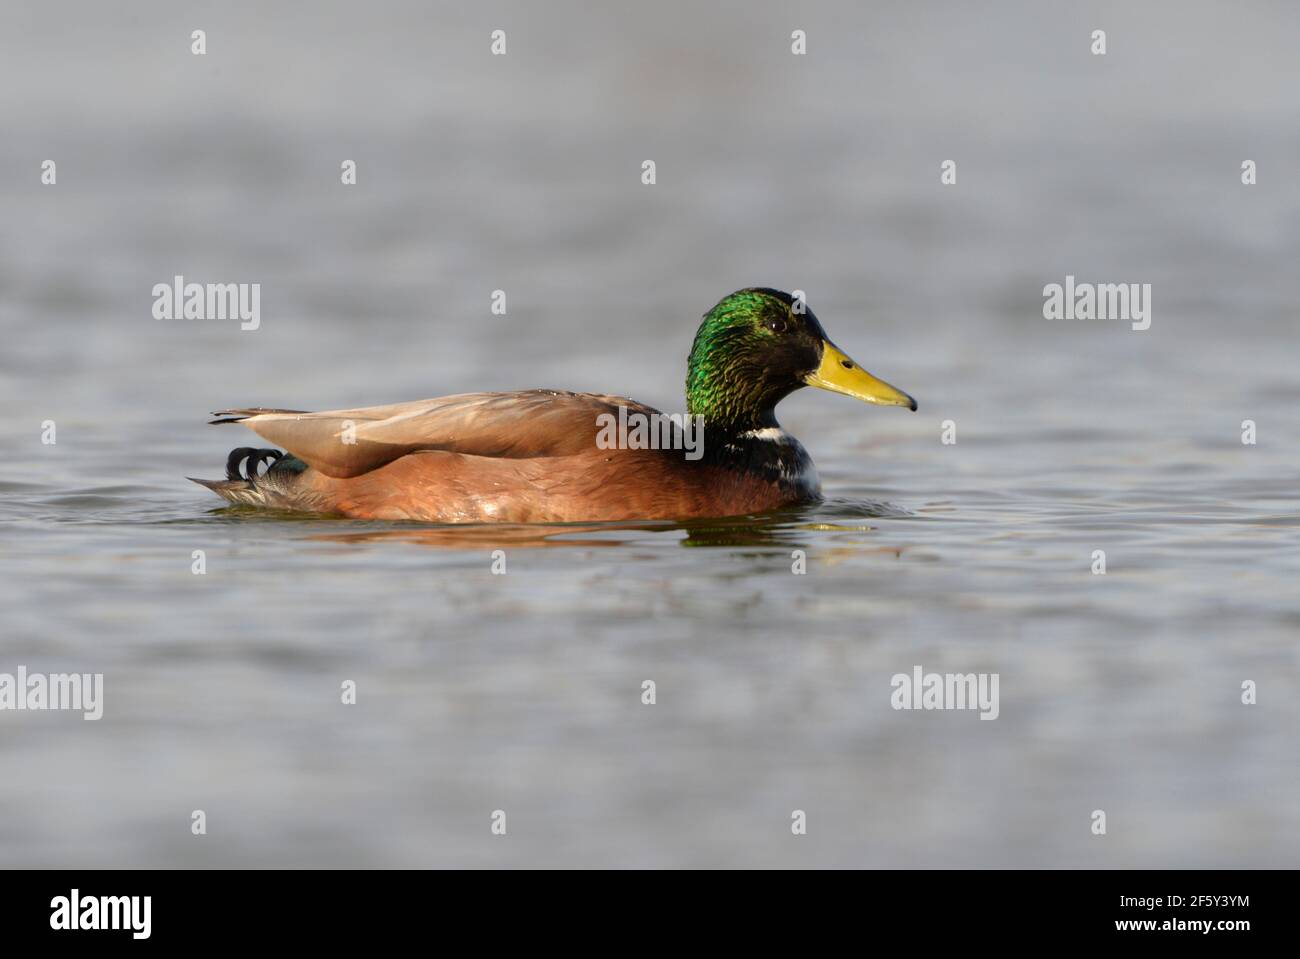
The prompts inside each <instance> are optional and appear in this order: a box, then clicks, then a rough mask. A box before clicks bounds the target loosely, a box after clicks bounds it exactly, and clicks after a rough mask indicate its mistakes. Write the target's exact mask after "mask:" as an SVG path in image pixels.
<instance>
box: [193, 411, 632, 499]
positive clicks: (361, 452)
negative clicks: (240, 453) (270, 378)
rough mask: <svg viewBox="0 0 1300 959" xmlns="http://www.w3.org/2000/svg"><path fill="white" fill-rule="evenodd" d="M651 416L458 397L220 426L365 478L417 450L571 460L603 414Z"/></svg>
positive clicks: (258, 414)
mask: <svg viewBox="0 0 1300 959" xmlns="http://www.w3.org/2000/svg"><path fill="white" fill-rule="evenodd" d="M620 406H625V407H627V409H628V412H629V413H632V412H641V413H646V414H649V413H653V412H655V411H654V410H653V409H651V408H650V407H648V406H644V405H643V404H641V403H636V402H634V401H632V400H628V399H624V398H623V397H618V396H601V395H596V394H593V393H569V392H564V391H556V390H528V391H526V392H518V393H460V394H456V395H454V396H441V397H437V398H435V399H429V400H415V401H412V402H409V403H394V404H391V405H389V406H369V407H365V408H363V409H355V410H329V411H326V412H320V413H306V412H302V411H299V410H270V409H261V408H249V409H235V410H221V411H219V412H217V413H215V414H214V415H215V416H217V417H219V419H216V420H214V421H213V422H215V423H242V424H244V425H245V426H247V427H248V428H250V429H251V430H253V432H255V433H256V434H257V435H258V436H261V437H262V438H263V439H265V440H267V441H269V442H271V443H274V444H275V445H277V446H282V447H284V449H286V450H288V451H289V452H290V453H292V454H293V455H294V456H296V457H298V458H299V459H301V460H303V461H304V462H306V463H308V464H309V465H311V466H314V467H315V468H316V469H318V470H320V471H321V472H322V473H325V474H327V475H329V476H336V477H340V478H343V477H349V476H359V475H361V474H362V473H368V472H370V471H371V470H373V469H378V468H379V467H380V466H383V465H384V464H386V463H391V462H392V461H393V460H395V459H397V458H398V457H400V456H405V455H406V454H407V453H413V452H415V451H416V450H447V451H451V452H456V453H465V454H468V455H472V456H489V457H505V458H509V459H521V458H532V457H538V456H571V455H574V454H577V453H582V452H589V451H591V450H592V449H593V448H594V447H595V443H596V434H597V433H598V432H599V431H600V424H598V423H597V421H596V418H597V416H599V415H600V414H602V413H612V414H614V415H615V416H617V415H618V408H619V407H620Z"/></svg>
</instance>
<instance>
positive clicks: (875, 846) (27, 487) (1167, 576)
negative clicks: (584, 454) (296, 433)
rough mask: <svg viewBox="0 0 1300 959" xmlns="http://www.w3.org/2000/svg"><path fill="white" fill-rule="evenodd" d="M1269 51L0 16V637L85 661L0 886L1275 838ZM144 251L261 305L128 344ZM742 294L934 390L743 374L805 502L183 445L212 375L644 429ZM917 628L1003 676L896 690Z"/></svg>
mask: <svg viewBox="0 0 1300 959" xmlns="http://www.w3.org/2000/svg"><path fill="white" fill-rule="evenodd" d="M1297 27H1300V12H1298V10H1297V8H1296V7H1295V6H1294V5H1293V4H1286V3H1263V2H1252V3H1243V4H1212V3H1190V4H1189V3H1178V4H1175V3H1141V4H1132V3H1123V4H1104V3H1103V4H1088V3H1081V4H1070V5H1068V6H1067V5H1063V4H1062V5H1056V4H1036V3H1024V4H1007V3H998V4H990V5H973V4H955V3H954V4H914V3H897V4H894V3H889V4H870V5H867V4H849V3H799V4H776V3H743V4H742V3H727V4H690V3H675V2H669V3H658V2H657V3H655V4H651V5H637V6H633V5H626V4H616V5H604V6H597V5H594V4H592V5H587V4H579V3H545V4H542V3H522V2H521V3H496V4H484V5H477V4H475V5H470V4H414V3H374V4H364V5H356V4H337V3H298V4H251V3H250V4H216V3H198V4H189V5H187V4H182V3H135V4H128V5H107V4H92V3H61V2H42V3H34V2H25V0H20V2H9V3H6V4H4V5H3V7H2V8H0V127H2V131H0V333H2V334H3V338H2V340H0V404H3V409H4V410H5V416H4V423H3V429H2V430H0V671H8V672H12V671H13V670H14V669H15V668H16V666H17V665H18V664H23V665H26V666H27V667H28V668H29V669H31V670H45V671H50V672H57V671H64V670H75V671H89V672H103V673H104V674H105V677H106V679H105V682H106V686H107V691H106V704H105V716H104V718H103V719H102V720H101V721H99V722H97V723H94V722H84V721H83V720H82V719H81V718H80V716H79V715H78V714H70V713H45V714H33V713H4V714H0V864H2V865H5V866H82V865H86V866H148V865H163V866H187V867H200V866H238V865H252V866H284V865H293V866H327V865H328V866H348V865H354V866H387V865H402V866H443V865H468V866H491V865H562V866H566V865H647V866H705V865H726V866H749V865H791V866H932V865H941V866H1086V867H1092V866H1097V867H1100V866H1209V865H1224V866H1265V865H1268V866H1292V867H1294V866H1296V865H1300V800H1297V796H1298V795H1300V772H1298V771H1297V770H1298V769H1300V766H1298V765H1297V759H1298V758H1300V757H1298V756H1297V730H1298V729H1300V688H1298V685H1300V684H1298V683H1297V668H1298V667H1300V654H1298V652H1297V637H1298V635H1300V601H1298V600H1297V595H1296V594H1297V590H1296V581H1297V573H1298V572H1300V550H1298V549H1297V509H1296V507H1297V497H1296V486H1297V469H1296V467H1297V455H1296V437H1297V427H1298V426H1300V423H1298V422H1297V419H1298V417H1297V401H1298V400H1300V384H1298V383H1297V377H1296V366H1297V360H1300V351H1298V350H1297V320H1298V319H1300V316H1298V315H1297V313H1298V311H1297V302H1298V300H1300V275H1298V273H1297V269H1296V251H1297V249H1298V248H1300V188H1298V187H1297V177H1298V176H1300V107H1298V104H1300V98H1298V96H1297V94H1298V93H1300V57H1297V55H1296V49H1297V39H1298V38H1300V31H1298V30H1297ZM196 28H202V29H205V30H206V31H207V43H208V53H207V55H206V56H204V57H195V56H193V55H191V53H190V52H189V48H190V40H189V35H190V31H191V30H193V29H196ZM497 28H502V29H505V30H506V31H507V35H508V44H509V46H508V51H509V52H508V54H507V55H506V56H504V57H493V56H490V55H489V53H488V44H489V39H488V37H489V34H490V32H491V31H492V30H493V29H497ZM796 28H801V29H804V30H806V31H807V33H808V54H807V56H804V57H795V56H792V55H791V54H790V52H789V44H790V39H789V36H790V31H791V30H793V29H796ZM1097 28H1101V29H1105V30H1106V31H1107V34H1108V47H1109V52H1108V53H1107V55H1106V56H1105V57H1094V56H1092V55H1091V54H1090V52H1089V45H1090V40H1089V34H1090V33H1091V31H1092V30H1093V29H1097ZM45 159H54V160H55V161H56V162H57V164H58V183H57V185H56V186H53V187H49V186H42V185H41V183H40V163H41V161H43V160H45ZM345 159H352V160H355V161H356V162H357V164H358V167H359V175H358V179H359V182H358V184H357V185H356V186H355V187H343V186H342V185H340V183H339V165H340V163H341V162H342V161H343V160H345ZM645 159H653V160H655V161H656V163H657V167H658V170H657V172H658V183H657V184H656V185H655V186H653V187H646V186H643V185H642V184H641V183H640V169H641V162H642V161H643V160H645ZM945 159H954V160H956V161H957V164H958V183H957V185H955V186H951V187H943V186H941V185H940V183H939V164H940V163H941V161H943V160H945ZM1243 159H1254V160H1255V161H1256V162H1257V163H1258V168H1259V183H1258V185H1256V186H1252V187H1245V186H1243V185H1242V184H1241V182H1240V178H1239V177H1240V164H1241V161H1242V160H1243ZM178 273H180V274H183V275H185V276H186V277H187V278H188V279H191V280H195V281H198V282H258V283H261V285H262V326H261V329H260V330H258V331H257V332H241V331H240V330H239V329H238V328H237V324H236V323H233V322H222V321H190V322H186V321H183V320H178V321H157V320H154V319H153V318H152V316H151V313H150V309H151V306H152V295H151V292H150V291H151V288H152V286H153V285H154V284H155V283H159V282H169V281H170V279H171V277H172V276H174V275H175V274H178ZM1067 273H1068V274H1073V275H1075V276H1077V277H1078V278H1079V279H1080V280H1081V281H1092V282H1143V283H1150V284H1152V287H1153V321H1152V326H1151V329H1150V330H1148V331H1146V332H1142V333H1136V332H1133V331H1131V330H1129V329H1128V328H1127V324H1125V323H1123V322H1119V321H1101V320H1097V321H1073V322H1066V321H1061V322H1048V321H1046V320H1044V319H1043V317H1042V292H1041V291H1042V287H1043V285H1044V284H1046V283H1050V282H1063V281H1064V278H1065V276H1066V274H1067ZM751 284H761V285H772V286H778V287H782V288H786V289H791V288H796V287H797V288H800V289H803V290H806V291H808V296H809V301H810V303H811V304H812V306H813V308H814V309H815V310H816V311H817V313H818V315H819V316H820V318H821V320H822V322H823V324H824V325H825V327H826V328H827V330H828V331H829V333H830V335H831V336H832V337H833V338H834V339H835V340H836V341H837V342H838V343H839V345H840V346H842V347H843V348H844V349H845V350H846V351H847V352H849V353H850V354H851V355H853V356H854V357H856V358H857V359H859V360H860V361H861V362H862V363H863V364H864V365H865V366H866V367H867V368H868V369H871V370H872V371H873V372H876V373H877V374H879V375H880V376H882V377H885V378H886V379H888V380H890V381H891V382H893V383H895V384H896V385H898V386H899V387H901V388H903V389H905V390H907V391H909V392H910V393H912V394H913V395H915V396H916V397H917V398H918V399H919V401H920V404H921V408H920V412H918V413H916V414H909V413H906V412H904V411H901V410H897V409H878V408H872V407H866V406H863V405H861V404H856V403H854V402H852V401H850V400H848V399H845V398H843V397H835V396H830V395H828V394H825V393H821V392H817V391H804V392H803V393H800V394H797V395H795V396H794V397H792V398H791V399H789V400H787V401H786V402H785V403H784V404H783V405H782V407H781V409H780V411H779V412H780V415H781V418H782V423H783V425H784V426H785V427H786V428H788V429H789V430H790V431H791V432H793V433H794V434H795V435H797V436H798V437H800V438H801V439H802V441H803V442H804V443H805V445H806V446H807V447H808V449H809V450H810V452H811V453H812V455H813V457H814V459H815V460H816V462H817V465H818V467H819V469H820V472H821V474H822V479H823V484H824V487H825V493H826V497H827V499H826V502H825V503H824V504H823V505H820V506H817V507H813V508H809V509H807V510H802V511H796V512H793V513H789V514H782V515H779V516H774V517H765V518H761V519H750V520H729V521H726V522H719V523H713V524H703V525H701V526H696V527H693V528H681V527H674V526H672V525H669V524H662V525H660V524H641V525H640V526H632V527H630V528H612V529H602V530H595V531H583V530H560V531H556V530H527V529H524V530H520V529H513V530H506V529H490V528H489V529H479V530H466V531H440V530H429V529H425V528H411V527H409V526H403V525H401V524H381V523H365V524H359V523H350V522H341V521H319V520H311V521H286V520H285V519H283V518H281V517H259V516H253V515H249V514H247V513H231V512H222V511H221V510H220V509H219V507H220V505H221V504H220V503H219V501H217V500H216V499H215V498H213V497H212V496H211V495H210V494H209V493H207V492H206V491H204V490H202V489H200V488H198V487H196V486H194V485H193V484H191V483H189V482H187V481H186V480H185V479H184V477H185V476H187V475H188V476H206V477H215V476H219V475H220V472H221V468H222V466H223V464H224V458H225V454H226V452H227V451H228V450H229V449H230V448H231V447H233V446H236V445H244V444H245V443H248V442H250V441H254V438H253V437H252V434H250V433H247V432H246V431H243V430H240V429H238V428H235V427H220V428H218V427H208V426H205V425H204V421H205V414H206V413H207V411H209V410H213V409H219V408H222V407H225V406H230V405H246V404H255V405H268V406H290V407H298V408H308V409H311V408H339V407H347V406H354V405H366V404H377V403H386V402H391V401H396V400H404V399H413V398H418V397H424V396H436V395H441V394H445V393H453V392H459V391H466V390H481V389H515V388H527V387H537V386H543V387H559V388H568V389H578V390H584V389H585V390H594V391H600V392H606V391H609V392H620V393H626V394H629V395H631V396H634V397H636V398H638V399H641V400H644V401H646V402H650V403H652V404H654V405H657V406H659V407H660V408H661V409H665V410H669V411H676V410H680V409H681V406H682V399H681V383H682V377H683V372H684V357H685V354H686V350H687V348H688V346H689V343H690V339H691V336H692V335H693V333H694V329H695V326H696V324H697V323H698V319H699V316H700V314H701V313H703V312H704V311H705V310H706V309H707V308H708V307H709V306H711V305H712V304H713V303H714V302H715V301H716V300H717V299H718V298H719V297H721V296H722V295H724V294H725V293H727V292H729V291H731V290H733V289H735V288H738V287H741V286H746V285H751ZM498 288H500V289H505V290H506V291H507V294H508V298H509V299H508V302H509V313H508V315H507V316H504V317H499V316H493V315H491V314H490V312H489V310H488V305H489V296H490V294H491V291H492V290H494V289H498ZM948 419H951V420H953V421H955V423H956V425H957V437H958V442H957V443H956V445H951V446H945V445H942V444H941V443H940V424H941V423H942V421H944V420H948ZM1244 419H1252V420H1254V421H1256V423H1257V426H1258V437H1259V439H1258V443H1257V445H1254V446H1246V445H1243V444H1242V443H1241V441H1240V433H1241V426H1240V424H1241V422H1242V420H1244ZM45 420H54V421H55V422H56V424H57V444H56V445H54V446H46V445H42V444H41V442H40V436H41V424H42V422H43V421H45ZM498 548H503V549H505V550H506V553H507V557H508V570H509V572H508V573H507V575H505V576H493V575H491V573H490V554H491V552H492V550H494V549H498ZM196 549H201V550H204V551H205V552H206V556H207V574H206V575H204V576H195V575H192V574H191V571H190V570H191V562H192V561H191V553H192V551H193V550H196ZM797 549H802V550H804V551H806V553H807V556H808V572H807V575H804V576H795V575H792V574H791V562H792V560H791V553H792V551H793V550H797ZM1095 549H1104V550H1105V551H1106V555H1107V563H1108V573H1107V575H1105V576H1093V575H1092V574H1091V572H1090V567H1091V565H1092V551H1093V550H1095ZM916 664H920V665H922V666H923V667H924V668H925V669H926V670H935V671H940V672H944V671H955V672H970V671H988V672H997V673H999V674H1000V677H1001V685H1000V690H1001V714H1000V718H999V719H998V720H997V721H995V722H981V721H978V720H977V718H976V716H975V715H974V714H972V713H956V712H928V713H927V712H899V711H895V710H893V709H891V708H890V705H889V693H890V685H889V682H890V677H891V676H892V675H893V674H894V673H897V672H910V671H911V669H912V667H913V666H914V665H916ZM344 679H352V680H355V681H356V682H357V683H358V687H359V694H358V703H357V705H355V706H343V705H341V703H340V701H339V686H340V682H341V681H343V680H344ZM645 679H653V680H655V681H656V683H657V686H658V703H657V705H655V706H653V707H650V706H643V705H641V702H640V693H641V683H642V681H643V680H645ZM1244 680H1253V681H1255V682H1256V683H1257V684H1258V687H1259V703H1258V705H1255V706H1243V705H1242V704H1241V703H1240V695H1241V694H1240V687H1241V683H1242V682H1243V681H1244ZM194 809H203V810H204V811H205V812H206V814H207V817H208V835H207V836H205V837H194V836H192V835H191V834H190V814H191V811H192V810H194ZM495 809H504V810H506V811H507V814H508V817H509V819H508V822H509V833H508V835H507V836H506V837H504V838H501V837H493V836H492V835H491V834H490V832H489V817H490V814H491V812H492V811H493V810H495ZM793 809H803V810H805V811H806V812H807V814H808V821H809V831H808V835H807V836H805V837H801V838H795V837H793V836H792V835H791V833H790V815H791V811H792V810H793ZM1095 809H1104V810H1105V811H1106V813H1107V817H1108V832H1107V835H1106V836H1105V837H1096V836H1093V835H1092V834H1091V833H1090V829H1089V827H1090V824H1091V820H1090V818H1089V817H1090V814H1091V812H1092V811H1093V810H1095Z"/></svg>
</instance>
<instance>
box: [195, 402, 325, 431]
mask: <svg viewBox="0 0 1300 959" xmlns="http://www.w3.org/2000/svg"><path fill="white" fill-rule="evenodd" d="M306 412H307V410H277V409H271V408H269V407H265V406H248V407H244V408H242V409H233V410H213V411H212V415H213V416H215V417H217V419H215V420H209V421H208V425H209V426H217V425H219V424H221V423H242V422H243V421H244V420H246V419H248V418H249V417H251V416H261V415H262V414H263V413H289V414H291V415H301V414H303V413H306Z"/></svg>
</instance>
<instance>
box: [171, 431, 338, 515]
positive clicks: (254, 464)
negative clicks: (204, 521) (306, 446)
mask: <svg viewBox="0 0 1300 959" xmlns="http://www.w3.org/2000/svg"><path fill="white" fill-rule="evenodd" d="M263 462H268V463H269V465H268V466H267V469H266V472H265V473H261V474H259V473H258V469H259V468H260V467H261V465H262V463H263ZM307 468H308V467H307V464H306V463H304V462H303V461H302V460H300V459H298V458H297V457H295V456H291V455H288V454H286V453H282V452H280V451H279V450H271V449H260V450H259V449H253V448H251V447H247V446H241V447H239V448H238V449H235V450H232V451H231V453H230V456H229V457H227V459H226V478H225V479H223V480H206V479H199V478H198V477H195V476H187V477H186V479H188V480H191V481H193V482H195V483H198V484H199V485H200V486H204V487H207V488H208V489H210V490H212V492H214V493H216V494H217V495H218V496H220V497H221V498H222V499H225V500H228V501H230V502H231V503H240V504H243V505H246V506H265V507H270V508H273V509H313V510H319V505H318V504H312V503H308V502H307V500H308V499H310V497H309V496H308V494H307V491H306V490H305V489H303V488H302V484H300V483H299V477H300V475H301V474H302V473H303V472H304V471H306V470H307Z"/></svg>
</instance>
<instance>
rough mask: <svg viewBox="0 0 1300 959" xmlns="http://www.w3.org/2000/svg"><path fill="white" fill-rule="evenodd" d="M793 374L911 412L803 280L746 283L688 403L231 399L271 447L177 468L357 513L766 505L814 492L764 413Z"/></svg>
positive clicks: (699, 343) (683, 510)
mask: <svg viewBox="0 0 1300 959" xmlns="http://www.w3.org/2000/svg"><path fill="white" fill-rule="evenodd" d="M805 386H812V387H816V388H818V389H822V390H828V391H830V392H832V393H840V394H843V395H845V396H849V397H853V398H854V399H857V400H861V401H864V402H866V403H873V404H877V405H881V406H901V407H905V408H907V409H909V410H912V411H915V410H916V409H917V403H916V400H914V399H913V398H912V397H911V396H909V395H908V394H906V393H904V392H903V391H901V390H899V389H897V388H895V387H893V386H891V385H890V384H888V383H886V382H885V381H883V380H880V379H877V378H876V377H875V376H873V375H872V374H870V373H868V372H867V371H866V370H865V369H863V367H862V366H861V365H859V364H858V363H857V362H856V361H854V360H852V359H850V358H849V356H848V355H846V354H845V353H844V352H843V351H842V350H840V349H839V347H837V346H836V345H835V344H834V343H832V342H831V340H830V339H829V337H827V335H826V333H825V331H824V330H823V329H822V326H821V323H820V322H819V321H818V319H817V316H816V314H815V313H814V312H813V311H812V309H811V308H809V307H808V306H807V304H806V303H805V302H804V299H803V297H802V294H800V296H799V297H798V298H796V297H794V296H791V295H790V294H789V293H786V292H783V291H781V290H777V289H773V288H770V287H748V288H746V289H742V290H737V291H736V292H734V293H731V294H730V295H728V296H725V297H723V298H722V299H721V300H720V301H719V302H718V303H717V305H715V306H714V307H713V308H712V309H711V310H709V311H708V312H707V313H705V314H704V318H703V321H702V322H701V323H700V326H699V329H698V330H697V331H696V334H695V339H694V341H693V343H692V345H691V351H690V355H689V357H688V358H687V363H686V411H687V413H686V415H685V416H682V415H678V414H673V415H672V416H671V417H669V416H667V415H666V414H663V413H660V412H659V411H658V410H655V409H653V408H652V407H649V406H646V405H645V404H643V403H638V402H636V401H634V400H631V399H627V398H625V397H621V396H610V395H602V394H594V393H573V392H568V391H564V390H549V389H537V390H524V391H517V392H494V393H460V394H456V395H451V396H442V397H437V398H434V399H427V400H415V401H411V402H404V403H394V404H390V405H387V406H371V407H364V408H360V409H350V410H329V411H323V412H307V411H304V410H289V409H267V408H262V407H245V408H235V409H226V410H219V411H217V412H215V413H213V414H212V415H213V416H214V417H216V418H215V419H213V420H211V421H210V423H211V425H224V424H232V423H238V424H241V425H243V426H246V427H248V428H249V429H251V430H252V431H253V432H254V433H256V434H257V435H258V436H260V437H261V438H262V439H263V440H265V441H267V442H269V443H271V444H273V445H274V447H277V448H255V447H247V446H245V447H239V448H236V449H235V450H233V451H231V453H230V454H229V456H228V457H227V461H226V476H225V478H224V479H221V480H203V479H196V478H194V477H189V478H190V479H192V480H193V481H194V482H196V483H199V484H201V485H202V486H205V487H207V488H208V489H210V490H212V491H213V492H214V493H216V494H217V495H219V496H221V497H223V498H224V499H225V500H227V501H229V502H230V503H233V504H238V505H243V506H253V507H261V508H265V509H273V510H292V511H298V512H308V513H316V514H325V515H331V516H341V517H347V518H351V519H363V520H414V521H421V522H430V523H449V524H452V523H519V524H531V523H577V522H605V521H620V520H622V521H637V520H677V521H689V520H698V519H710V518H720V517H727V516H743V515H749V514H755V513H764V512H769V511H772V510H778V509H783V508H787V507H792V506H798V505H802V504H806V503H813V502H817V501H819V500H820V499H821V484H820V481H819V479H818V476H817V470H816V468H815V467H814V466H813V461H812V458H811V457H810V456H809V455H808V451H807V450H805V449H804V447H803V445H802V444H801V443H800V442H799V441H798V440H797V439H795V438H794V437H793V436H791V435H790V434H789V433H787V432H786V431H785V430H783V429H782V428H781V426H780V424H779V423H778V422H777V419H776V413H775V410H776V406H777V404H778V403H780V402H781V400H783V399H784V398H785V397H787V396H789V395H790V394H791V393H793V392H794V391H795V390H798V389H802V388H803V387H805ZM628 423H631V424H634V426H635V425H636V424H645V423H649V424H651V428H650V429H649V430H648V431H646V430H642V434H645V433H647V432H648V433H649V434H650V435H653V436H655V437H657V438H659V439H660V440H662V442H658V443H647V442H646V441H645V439H646V437H645V435H639V436H638V435H632V434H627V435H624V434H625V433H626V430H625V429H624V424H628ZM613 424H619V425H620V426H619V431H618V434H617V435H614V433H615V432H616V431H614V430H612V429H611V426H612V425H613ZM654 424H659V426H660V428H659V429H658V430H656V429H655V427H654ZM635 433H636V430H635V429H634V430H633V434H635ZM278 447H283V449H279V448H278ZM264 465H265V467H266V468H265V469H263V466H264Z"/></svg>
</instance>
